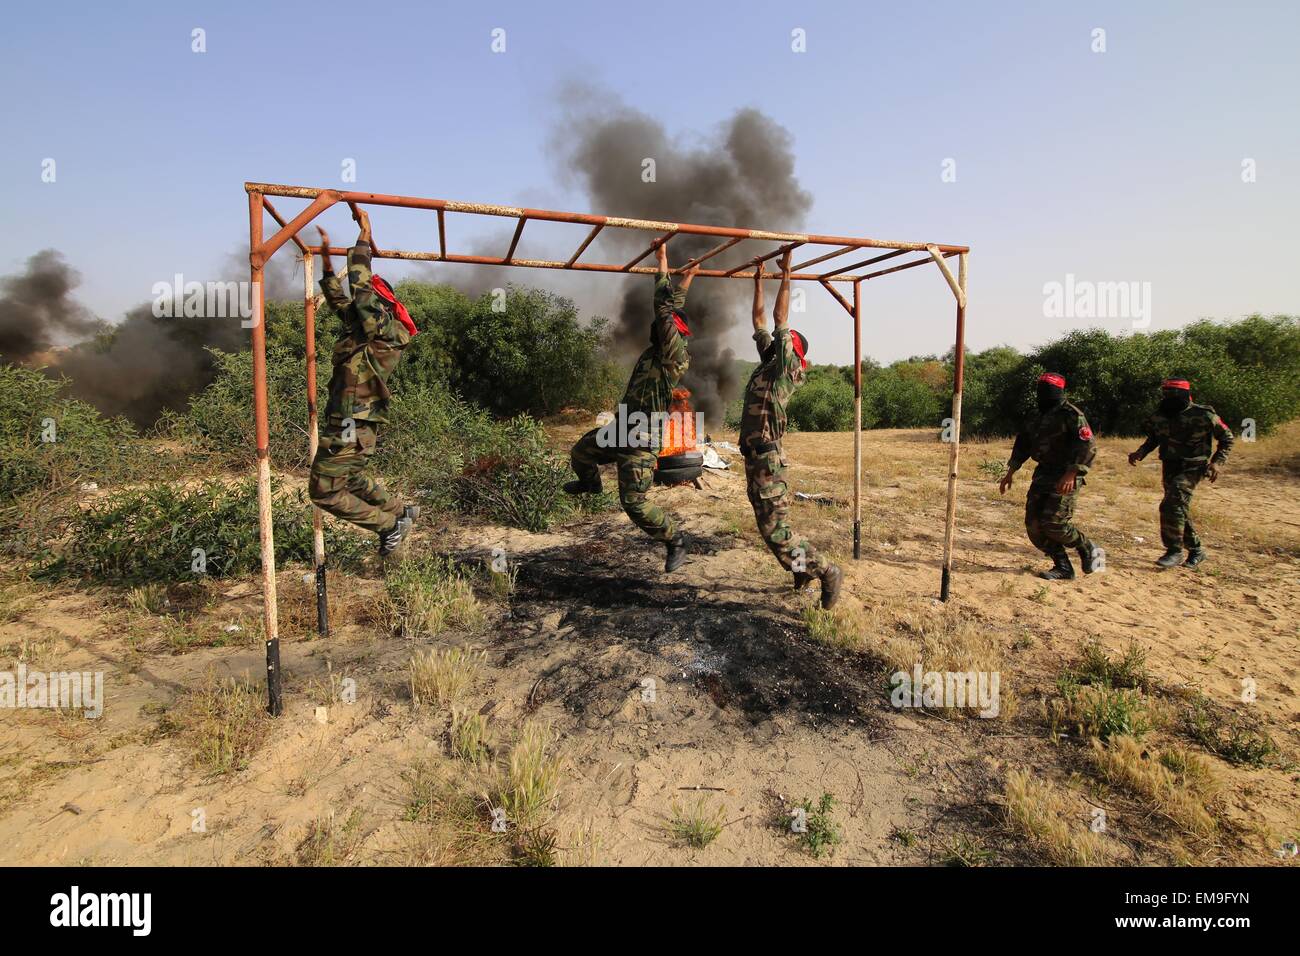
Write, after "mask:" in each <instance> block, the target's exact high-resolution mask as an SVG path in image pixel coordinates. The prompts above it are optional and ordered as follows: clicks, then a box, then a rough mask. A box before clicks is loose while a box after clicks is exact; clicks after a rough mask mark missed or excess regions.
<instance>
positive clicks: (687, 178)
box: [552, 88, 812, 423]
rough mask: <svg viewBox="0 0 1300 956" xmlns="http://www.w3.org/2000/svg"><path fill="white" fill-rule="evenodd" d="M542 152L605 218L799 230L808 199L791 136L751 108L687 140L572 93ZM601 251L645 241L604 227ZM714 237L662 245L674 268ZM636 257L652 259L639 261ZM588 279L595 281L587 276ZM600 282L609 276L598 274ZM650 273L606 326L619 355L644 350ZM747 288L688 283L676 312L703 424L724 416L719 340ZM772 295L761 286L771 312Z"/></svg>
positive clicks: (727, 389) (729, 376) (724, 356)
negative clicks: (681, 310)
mask: <svg viewBox="0 0 1300 956" xmlns="http://www.w3.org/2000/svg"><path fill="white" fill-rule="evenodd" d="M563 101H564V103H566V104H567V109H566V111H565V114H564V117H563V119H562V121H561V122H560V124H559V125H558V126H557V128H556V129H555V131H554V135H553V138H552V150H553V152H554V154H555V155H556V157H557V158H558V159H559V162H560V163H561V167H562V169H563V170H564V172H565V173H566V174H567V175H569V176H570V177H572V178H573V179H574V180H576V182H577V183H578V184H579V185H580V186H581V187H582V188H583V189H584V190H585V191H586V193H587V196H588V198H589V202H590V205H591V207H592V209H593V210H594V211H597V212H601V213H605V214H608V215H616V216H627V217H633V218H641V219H661V220H667V221H671V222H692V223H699V224H702V225H718V226H739V227H745V228H774V229H781V230H786V231H791V230H797V229H798V228H800V227H801V226H802V225H803V222H804V219H805V217H806V216H807V214H808V211H809V209H810V208H811V206H812V196H811V195H810V194H809V193H808V192H806V191H805V190H804V189H802V188H801V187H800V185H799V181H798V179H797V178H796V177H795V174H794V155H793V153H792V151H791V139H790V135H789V133H788V132H787V131H786V130H785V129H784V128H783V127H781V126H780V125H778V124H777V123H776V122H774V121H773V120H772V119H770V118H769V117H767V116H765V115H764V114H762V113H761V112H759V111H758V110H756V109H741V110H739V111H737V112H736V113H735V114H733V115H732V116H731V117H730V118H729V119H728V120H726V121H725V122H723V123H722V124H721V125H720V127H719V128H718V129H717V130H716V131H714V134H713V135H712V136H711V137H709V138H708V139H706V140H705V141H703V142H701V143H699V144H698V145H689V144H685V143H682V142H680V141H679V140H676V139H673V138H671V137H670V136H669V134H668V132H667V131H666V130H665V129H664V126H663V124H662V123H660V122H659V121H658V120H657V119H655V118H653V117H651V116H649V115H647V114H645V113H643V112H641V111H639V110H636V109H634V108H632V107H629V106H626V105H623V104H621V103H617V102H613V103H612V105H604V106H602V105H598V104H611V97H610V95H609V94H608V93H606V92H605V91H599V90H591V89H587V88H581V89H577V88H575V89H571V90H569V91H567V92H566V95H565V96H564V97H563ZM647 158H650V159H653V160H654V161H655V174H656V175H655V179H656V181H655V182H652V183H647V182H644V181H643V180H642V168H643V166H642V164H643V161H644V160H645V159H647ZM603 235H604V236H608V237H609V239H608V240H606V242H605V244H604V246H603V249H604V250H606V251H609V250H612V252H611V254H616V255H618V256H626V258H627V259H631V258H632V257H633V256H635V255H636V253H637V252H639V251H641V250H642V249H644V248H645V247H646V246H648V245H649V238H650V237H649V236H648V235H646V234H644V233H634V232H631V231H628V230H606V232H605V233H604V234H603ZM719 241H720V240H718V239H715V238H711V237H707V236H695V237H691V236H678V237H676V238H674V239H673V240H672V241H671V242H670V243H669V246H668V248H669V262H670V263H671V264H673V265H677V264H680V263H681V262H683V261H685V260H687V259H689V258H692V257H694V256H697V255H700V254H702V253H703V252H705V251H707V250H708V249H710V248H712V247H713V246H715V245H717V244H718V242H719ZM771 248H773V246H772V244H771V243H756V242H748V241H746V242H742V243H739V244H737V245H735V246H733V247H732V248H731V249H729V250H728V251H727V252H725V253H723V254H722V255H720V256H719V257H717V259H715V260H710V263H709V264H710V266H713V265H714V264H715V263H718V264H725V265H726V266H727V267H728V268H730V267H733V266H736V265H739V264H740V263H741V262H743V261H745V260H746V259H749V258H752V257H753V256H755V255H758V254H760V253H761V252H766V251H769V250H770V249H771ZM645 261H646V262H653V259H647V260H645ZM593 281H597V280H593ZM599 281H608V280H607V279H605V280H599ZM650 282H651V280H650V279H648V278H645V277H638V278H636V279H631V280H627V285H626V288H625V290H624V293H623V296H622V301H621V304H620V305H619V307H618V310H617V316H618V318H617V322H616V324H615V328H614V336H615V341H616V343H617V345H618V346H619V348H620V349H621V350H622V351H624V352H626V353H633V352H636V351H639V350H640V349H642V348H644V347H645V345H646V342H647V328H648V324H649V316H650V308H651V305H650V302H651V289H650ZM751 295H752V286H751V285H750V284H749V283H747V282H737V281H735V280H718V279H697V280H696V281H695V283H694V284H693V285H692V286H691V292H690V301H689V302H688V303H687V306H686V309H687V312H688V313H689V314H690V317H691V326H692V332H693V333H694V334H693V336H692V338H691V368H690V371H689V372H688V374H687V379H686V385H687V387H688V388H690V389H691V391H692V392H693V394H694V400H695V405H696V408H697V409H698V410H699V411H702V412H703V413H704V415H705V418H706V419H707V420H708V421H710V422H711V423H718V422H720V421H721V419H722V417H723V413H724V411H725V408H726V405H727V403H728V402H729V401H730V400H731V399H732V398H734V397H735V395H736V393H737V392H738V390H739V387H740V383H739V381H738V380H737V377H736V371H735V361H734V360H735V355H734V353H733V352H732V350H731V349H729V348H726V347H725V346H724V344H723V343H724V341H725V340H726V338H727V336H728V334H729V333H730V332H731V331H732V330H734V328H735V327H736V324H737V323H742V324H745V325H747V324H748V318H749V307H750V297H751ZM772 298H773V293H772V292H769V294H768V300H769V307H770V302H771V300H772Z"/></svg>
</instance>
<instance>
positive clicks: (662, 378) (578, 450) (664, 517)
mask: <svg viewBox="0 0 1300 956" xmlns="http://www.w3.org/2000/svg"><path fill="white" fill-rule="evenodd" d="M656 252H657V255H658V261H659V274H658V276H657V277H656V279H655V292H654V316H653V318H652V320H651V325H650V345H649V347H648V348H646V350H645V351H644V352H642V353H641V357H640V358H638V359H637V362H636V365H635V366H634V367H633V369H632V376H631V378H629V379H628V382H627V391H626V392H625V393H624V395H623V399H622V401H621V402H619V406H618V413H617V414H618V420H617V421H616V422H615V423H614V425H615V427H614V428H605V429H602V428H593V429H592V430H591V431H589V432H587V433H586V434H585V435H583V436H582V437H581V438H579V439H578V441H577V443H576V444H575V445H574V446H573V450H572V452H570V455H569V460H570V463H571V464H572V466H573V471H574V473H575V474H576V475H577V476H578V477H577V479H576V480H575V481H570V482H568V483H567V484H566V485H565V486H564V490H565V491H566V492H568V493H569V494H571V495H581V494H599V493H600V491H601V487H602V486H601V483H600V466H601V465H608V464H617V466H618V498H619V501H620V503H621V504H622V505H623V510H624V511H625V512H627V516H628V517H629V518H631V519H632V522H633V523H634V524H635V525H636V526H637V527H638V528H640V529H641V530H642V531H644V532H645V533H646V534H648V535H649V536H650V537H651V538H653V539H654V540H656V541H662V542H664V544H665V545H666V547H667V550H668V554H667V558H666V560H665V561H664V571H665V572H669V571H675V570H677V568H679V567H681V565H682V562H683V561H685V560H686V536H685V535H684V534H682V531H681V528H680V527H679V526H678V524H677V522H676V521H674V519H673V518H672V516H671V515H669V514H667V513H666V512H665V511H664V510H663V509H662V508H660V507H659V506H658V505H655V504H651V503H650V502H649V500H647V497H646V493H647V492H648V491H649V490H650V487H651V485H653V484H654V474H655V466H656V464H657V463H658V459H657V456H656V454H655V447H654V444H655V436H654V435H652V434H651V432H653V431H654V427H653V425H651V426H650V427H649V430H646V429H645V428H644V427H642V426H641V425H640V422H641V421H642V420H644V421H645V422H647V423H654V422H658V421H663V420H664V416H666V415H667V414H668V413H669V411H670V406H671V405H672V396H673V389H675V388H677V386H678V384H679V383H680V382H681V380H682V376H684V375H685V374H686V369H687V367H688V366H689V365H690V353H689V349H688V348H687V343H686V339H687V338H688V337H689V336H690V334H691V329H690V322H689V319H688V317H687V315H686V312H685V308H686V293H687V290H688V289H690V287H691V282H692V281H694V279H695V274H696V272H697V271H698V267H693V268H690V269H686V270H685V271H684V272H683V273H682V279H681V282H680V283H679V284H678V285H677V287H676V288H674V287H673V283H672V279H671V277H670V276H669V272H668V250H667V249H666V248H665V246H664V244H663V243H660V244H659V247H658V248H657V250H656ZM611 433H614V434H616V435H618V436H620V438H619V440H618V441H612V442H611V441H608V440H607V439H606V436H608V435H610V434H611Z"/></svg>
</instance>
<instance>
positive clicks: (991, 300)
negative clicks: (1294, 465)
mask: <svg viewBox="0 0 1300 956" xmlns="http://www.w3.org/2000/svg"><path fill="white" fill-rule="evenodd" d="M195 27H201V28H203V29H204V30H205V31H206V40H207V52H206V53H204V54H195V53H192V52H191V49H190V47H191V30H192V29H193V28H195ZM494 27H502V28H504V29H505V30H506V31H507V52H506V53H505V54H493V53H492V52H491V50H490V46H489V44H490V40H491V37H490V32H491V30H492V29H493V28H494ZM1098 27H1100V28H1103V29H1105V31H1106V47H1107V49H1106V52H1104V53H1094V52H1093V51H1092V49H1091V45H1092V42H1093V41H1092V36H1091V34H1092V31H1093V29H1094V28H1098ZM794 28H802V29H804V30H806V33H807V52H806V53H803V54H796V53H793V52H792V51H791V49H790V33H791V30H792V29H794ZM1297 37H1300V4H1296V3H1294V2H1289V3H1284V2H1278V3H1221V4H1208V3H1190V2H1189V3H1141V4H1134V3H1095V4H1088V3H1071V4H1064V3H1050V4H1040V3H1032V4H1031V3H1014V4H1013V3H997V4H993V3H941V2H931V3H925V4H897V3H888V4H886V3H848V2H844V3H808V4H789V3H780V4H778V3H762V2H759V3H751V4H745V5H731V4H704V3H698V2H692V3H676V2H661V3H644V4H613V3H608V2H605V3H594V2H592V3H551V4H541V3H475V4H469V3H412V4H385V3H381V2H373V3H366V4H355V3H352V4H342V3H339V4H333V3H316V4H308V3H295V4H279V3H275V2H263V3H256V4H254V3H237V2H236V3H216V2H210V3H188V4H179V3H161V2H158V3H145V2H135V3H131V2H127V3H114V4H84V3H82V4H64V3H57V2H47V3H41V4H35V3H30V4H22V5H20V6H17V7H13V6H11V8H10V9H9V10H8V11H7V12H6V14H5V30H4V33H3V35H2V36H0V78H2V79H3V81H4V88H5V89H6V91H7V93H6V96H5V99H4V107H3V110H4V129H5V138H6V145H5V148H4V150H3V152H2V153H0V174H2V175H0V210H3V214H4V221H5V225H6V228H5V229H4V230H3V231H2V232H0V273H11V272H14V271H17V270H18V269H19V268H20V267H21V265H22V263H23V261H24V260H25V259H26V257H27V256H28V255H29V254H30V253H32V252H33V251H35V250H37V249H40V248H44V247H51V246H52V247H54V248H57V249H59V250H61V251H62V252H63V253H64V254H65V255H66V257H67V258H68V260H69V262H70V263H71V264H72V265H74V266H75V267H76V268H78V269H79V270H80V271H81V272H82V274H83V276H84V282H83V285H82V286H81V288H80V290H79V296H80V298H81V299H82V301H83V302H84V303H85V304H86V305H88V306H89V307H90V308H92V309H93V310H94V311H95V312H97V313H98V314H100V315H102V316H105V317H107V318H110V319H116V318H117V317H119V316H120V315H121V313H122V312H123V311H124V310H125V309H126V308H128V307H130V306H132V305H135V304H137V303H139V302H141V301H144V300H147V299H148V298H149V297H150V289H151V287H152V285H153V284H154V283H155V282H158V281H160V280H170V277H171V275H172V274H173V273H175V272H182V273H185V274H186V276H187V278H207V277H210V276H215V275H216V274H217V273H218V272H219V271H220V270H221V269H222V267H223V264H224V263H226V262H227V261H228V259H229V257H230V255H231V254H232V252H234V251H236V250H238V249H239V248H240V246H241V244H242V243H244V242H245V241H246V236H247V206H246V202H245V199H244V193H243V190H242V184H243V182H244V181H245V180H263V181H270V182H287V183H296V184H308V185H319V186H334V185H340V182H339V175H340V163H341V162H342V160H343V158H344V157H353V158H355V159H356V160H357V163H358V179H357V183H356V185H355V188H358V189H363V190H373V191H378V192H392V193H406V194H412V195H425V196H436V197H444V198H454V199H467V200H478V201H485V202H499V203H507V204H521V205H542V206H549V207H551V208H560V209H578V210H581V211H587V210H586V209H585V208H584V201H583V198H582V197H581V195H576V194H575V193H574V191H573V190H572V189H571V188H569V187H568V186H566V184H564V183H563V182H561V181H559V178H558V177H557V175H556V170H555V168H554V165H553V163H552V161H551V160H550V159H549V158H548V154H547V150H546V141H547V136H548V133H549V131H550V129H551V125H552V123H553V121H554V118H555V110H556V105H555V94H556V90H557V89H558V87H559V86H560V85H561V84H562V83H563V82H564V81H566V80H569V79H572V78H574V77H581V78H584V79H587V80H590V81H593V82H595V83H597V84H599V85H601V86H602V87H604V88H606V89H608V90H609V91H610V92H611V94H613V95H616V96H618V97H621V98H622V99H623V100H625V101H626V102H628V103H630V104H632V105H634V106H637V107H639V108H641V109H644V110H646V111H647V112H649V113H651V114H653V115H655V116H656V117H659V118H661V119H662V120H663V122H664V123H665V125H666V126H667V127H668V128H669V129H670V130H672V131H674V132H677V133H680V134H681V135H682V137H683V138H684V139H688V140H689V139H690V138H691V137H694V136H698V135H700V134H703V133H707V132H708V131H709V130H710V129H711V128H713V127H715V126H716V125H717V124H718V123H719V122H720V121H722V120H724V119H725V118H727V117H728V116H729V115H730V114H731V113H732V112H733V111H734V110H735V109H736V108H737V107H740V106H746V105H752V106H757V107H759V108H760V109H762V110H763V111H764V112H765V113H767V114H768V115H770V116H771V117H772V118H773V119H775V120H776V121H777V122H778V123H780V124H781V125H783V126H784V127H786V128H787V129H788V130H789V131H790V133H791V135H792V136H793V140H794V151H795V154H796V156H797V173H798V175H799V178H800V180H801V182H802V184H803V186H804V187H805V188H806V189H808V190H809V191H810V192H811V193H812V194H813V196H814V197H815V204H814V207H813V210H812V212H811V214H810V216H809V217H808V221H807V223H806V226H807V228H808V229H809V230H811V231H818V232H826V233H835V234H844V235H866V236H876V237H881V238H886V239H914V240H924V241H941V242H957V243H965V244H969V245H970V246H971V247H972V250H973V251H972V256H971V307H970V312H969V316H970V333H969V341H970V344H971V345H972V346H974V347H978V348H982V347H985V346H989V345H994V344H998V343H1002V342H1006V343H1010V344H1014V345H1017V346H1026V345H1031V344H1033V343H1037V342H1042V341H1045V340H1047V339H1050V338H1052V337H1055V336H1056V335H1058V334H1060V333H1061V332H1062V331H1064V330H1066V329H1068V328H1070V327H1075V326H1080V325H1102V326H1103V327H1108V328H1111V329H1113V330H1115V331H1120V330H1122V329H1124V328H1127V327H1128V326H1129V323H1128V322H1125V321H1118V322H1117V321H1109V322H1107V321H1099V322H1089V321H1079V320H1073V319H1049V318H1045V317H1044V315H1043V285H1044V283H1046V282H1050V281H1063V280H1064V278H1065V276H1066V275H1067V274H1069V273H1072V274H1074V275H1075V276H1077V277H1078V278H1080V279H1084V280H1092V281H1137V282H1150V283H1151V288H1152V305H1153V320H1154V321H1153V323H1152V328H1153V329H1159V328H1168V327H1173V326H1177V325H1181V324H1184V323H1186V322H1188V321H1191V320H1194V319H1196V318H1199V317H1202V316H1210V317H1216V318H1230V317H1237V316H1241V315H1244V314H1247V313H1249V312H1253V311H1262V312H1265V313H1274V312H1291V313H1295V312H1300V302H1297V289H1298V288H1300V283H1297V281H1296V278H1295V276H1296V262H1297V254H1298V253H1300V241H1298V240H1297V236H1300V110H1298V109H1297V100H1296V95H1297V94H1296V91H1297V88H1300V66H1297V63H1298V62H1300V61H1298V58H1297V55H1296V41H1297ZM47 157H50V158H54V159H55V160H56V161H57V164H58V165H57V174H58V179H57V182H56V183H53V184H46V183H42V182H41V178H40V177H41V162H42V160H43V159H45V158H47ZM949 157H951V158H953V159H955V160H956V163H957V181H956V182H953V183H944V182H942V181H941V177H940V171H941V163H942V162H943V160H944V159H945V158H949ZM1247 158H1250V159H1253V160H1254V161H1255V163H1256V168H1257V181H1255V182H1253V183H1249V184H1247V183H1243V182H1242V178H1241V166H1242V161H1243V160H1244V159H1247ZM285 205H286V206H289V205H292V204H289V203H286V204H285ZM591 211H596V212H605V213H611V214H617V213H619V212H620V210H617V209H608V210H604V209H602V210H591ZM386 215H389V214H388V213H383V212H381V213H380V214H379V215H378V216H377V217H376V234H377V236H378V237H379V238H380V239H381V240H382V239H384V238H385V236H387V237H389V239H390V240H391V241H392V243H393V244H395V245H396V244H400V245H404V246H408V247H414V246H424V247H426V248H432V247H433V244H434V240H433V238H432V236H433V233H432V232H430V231H429V230H430V223H429V222H427V221H425V220H421V219H419V218H418V217H416V218H414V219H411V218H409V216H410V215H412V214H407V213H396V214H394V216H395V218H393V219H392V220H391V221H389V220H385V219H384V218H380V216H386ZM402 216H407V217H408V218H396V217H402ZM329 221H330V222H331V223H332V224H333V225H334V226H335V228H336V229H337V233H336V235H340V236H341V235H342V234H343V233H346V232H347V231H348V228H349V227H348V226H347V225H346V220H345V218H344V216H343V215H339V216H338V217H335V218H333V219H331V220H329ZM737 225H753V226H758V227H768V228H778V229H779V228H783V227H785V226H786V224H783V223H752V224H750V223H738V224H737ZM344 238H346V237H344ZM536 251H538V252H541V251H543V250H540V249H538V250H536ZM551 251H552V252H554V253H556V254H558V255H563V254H564V253H565V252H567V249H566V250H561V249H555V250H551ZM245 254H246V250H245ZM286 254H287V253H286V252H282V253H281V254H280V255H286ZM517 279H518V280H519V281H523V282H530V283H535V284H538V285H546V284H548V283H549V282H550V281H551V279H552V274H551V273H547V272H533V271H522V270H521V271H520V272H518V273H517ZM591 281H598V280H596V279H592V280H591ZM864 289H865V291H866V293H867V299H866V302H867V326H866V336H865V348H866V351H867V352H868V353H869V354H872V355H875V356H877V357H879V358H883V359H892V358H897V357H902V356H906V355H909V354H913V353H919V352H930V351H942V350H943V349H944V348H946V347H947V345H948V344H950V339H951V321H952V304H951V297H950V296H949V293H948V292H947V290H946V287H945V286H944V285H943V283H942V280H941V279H940V277H939V276H938V275H937V274H935V272H934V270H932V269H928V268H927V269H921V270H913V271H912V272H910V273H905V274H903V275H900V276H896V277H890V278H887V279H881V280H878V281H874V282H871V283H867V285H866V286H865V287H864ZM808 296H809V302H810V303H811V304H812V308H811V310H810V315H809V316H808V317H807V318H806V319H805V320H804V325H805V327H807V328H808V329H809V331H810V332H811V338H812V339H813V342H814V348H815V350H816V354H815V355H814V358H815V359H816V360H818V361H831V360H837V361H849V360H850V352H849V345H850V338H849V335H848V329H847V325H846V321H845V317H844V316H843V315H842V314H841V313H840V312H839V309H838V307H837V306H834V305H833V304H831V303H829V301H828V300H827V297H826V296H825V294H824V293H823V292H822V291H821V290H820V289H817V288H815V287H813V288H810V289H809V291H808ZM738 323H739V325H738V334H737V337H736V344H737V345H743V344H744V343H745V342H746V341H747V336H746V334H745V328H744V325H745V317H744V316H740V317H738ZM828 346H830V347H828Z"/></svg>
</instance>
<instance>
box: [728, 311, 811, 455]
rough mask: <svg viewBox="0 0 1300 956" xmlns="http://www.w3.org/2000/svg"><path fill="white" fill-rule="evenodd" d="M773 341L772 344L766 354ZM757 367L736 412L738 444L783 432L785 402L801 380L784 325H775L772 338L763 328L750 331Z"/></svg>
mask: <svg viewBox="0 0 1300 956" xmlns="http://www.w3.org/2000/svg"><path fill="white" fill-rule="evenodd" d="M773 341H775V342H776V348H774V349H772V352H771V354H770V355H768V349H769V348H770V347H771V345H772V343H773ZM754 344H755V345H757V346H758V367H757V368H756V369H754V371H753V374H751V375H750V376H749V383H748V384H747V385H746V386H745V406H744V408H743V409H742V411H741V413H740V447H741V448H742V449H743V448H745V447H746V445H750V444H765V443H767V442H774V441H780V440H781V437H782V436H783V435H784V434H785V426H786V405H787V404H789V402H790V396H791V395H793V394H794V390H795V389H796V388H798V387H799V386H800V385H802V384H803V378H804V376H803V363H801V362H800V361H799V356H798V355H796V354H795V351H794V337H793V335H792V333H791V332H790V329H789V327H788V326H779V327H778V328H777V330H776V338H775V339H773V337H772V333H770V332H768V331H767V329H759V330H758V331H757V332H755V333H754Z"/></svg>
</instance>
